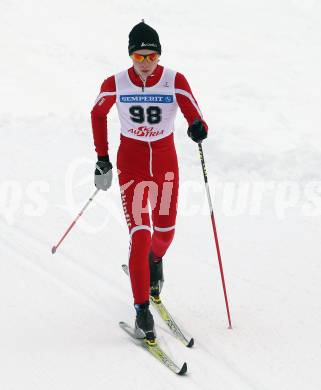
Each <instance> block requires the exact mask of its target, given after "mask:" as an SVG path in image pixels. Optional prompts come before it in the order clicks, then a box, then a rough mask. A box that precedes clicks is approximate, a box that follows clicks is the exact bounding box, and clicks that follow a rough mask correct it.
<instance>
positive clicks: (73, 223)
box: [51, 188, 99, 254]
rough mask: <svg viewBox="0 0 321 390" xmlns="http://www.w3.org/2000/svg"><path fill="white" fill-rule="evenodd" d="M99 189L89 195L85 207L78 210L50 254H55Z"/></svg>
mask: <svg viewBox="0 0 321 390" xmlns="http://www.w3.org/2000/svg"><path fill="white" fill-rule="evenodd" d="M98 191H99V189H98V188H97V189H96V190H95V192H94V193H93V194H92V195H91V197H90V198H89V200H88V201H87V203H86V204H85V206H84V207H83V208H82V209H81V210H80V212H79V214H78V215H77V217H76V218H75V219H74V220H73V221H72V223H71V225H70V226H69V228H68V229H67V230H66V231H65V233H64V234H63V236H62V237H61V239H60V240H59V241H58V243H57V244H56V245H54V246H53V247H52V249H51V253H52V254H55V253H56V250H57V249H58V247H59V245H60V244H61V243H62V242H63V240H64V239H65V237H66V236H67V234H68V233H69V232H70V230H71V229H72V228H73V227H74V226H75V224H76V222H77V221H78V219H79V218H80V217H81V216H82V215H83V213H84V211H85V210H86V208H87V207H88V206H89V204H90V202H91V201H92V200H93V199H94V197H95V196H96V195H97V193H98Z"/></svg>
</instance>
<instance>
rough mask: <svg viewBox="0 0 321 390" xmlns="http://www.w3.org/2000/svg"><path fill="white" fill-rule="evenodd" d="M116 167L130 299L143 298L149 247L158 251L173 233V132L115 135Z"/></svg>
mask: <svg viewBox="0 0 321 390" xmlns="http://www.w3.org/2000/svg"><path fill="white" fill-rule="evenodd" d="M117 168H118V179H119V185H120V190H121V199H122V204H123V209H124V213H125V218H126V222H127V225H128V229H129V234H130V245H129V272H130V279H131V285H132V291H133V296H134V303H135V304H136V303H144V302H146V301H148V300H149V289H150V274H149V260H148V257H149V252H150V251H153V253H154V254H155V256H157V257H158V256H159V257H162V256H164V255H165V253H166V251H167V249H168V247H169V246H170V244H171V242H172V240H173V238H174V232H175V221H176V210H177V197H178V185H179V172H178V164H177V155H176V150H175V145H174V139H173V134H171V135H170V136H168V137H166V138H163V139H161V140H159V141H153V142H145V141H138V140H134V139H131V138H127V137H124V136H121V143H120V146H119V149H118V154H117ZM150 217H151V218H150ZM150 219H151V220H152V228H151V221H150Z"/></svg>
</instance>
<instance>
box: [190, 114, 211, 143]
mask: <svg viewBox="0 0 321 390" xmlns="http://www.w3.org/2000/svg"><path fill="white" fill-rule="evenodd" d="M187 135H188V136H189V137H190V138H192V140H193V141H194V142H197V143H199V142H202V141H203V139H205V138H206V137H207V125H206V123H205V122H204V121H202V120H200V119H195V120H194V122H193V124H191V125H190V126H189V128H188V130H187Z"/></svg>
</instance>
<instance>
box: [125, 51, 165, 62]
mask: <svg viewBox="0 0 321 390" xmlns="http://www.w3.org/2000/svg"><path fill="white" fill-rule="evenodd" d="M130 57H131V58H132V59H133V60H134V61H136V62H143V61H144V59H145V58H146V60H147V62H153V61H156V60H157V59H158V57H159V54H158V53H151V54H138V53H133V54H132V55H131V56H130Z"/></svg>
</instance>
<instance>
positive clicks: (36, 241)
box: [0, 0, 321, 390]
mask: <svg viewBox="0 0 321 390" xmlns="http://www.w3.org/2000/svg"><path fill="white" fill-rule="evenodd" d="M143 17H144V18H145V19H146V21H147V22H148V23H150V24H151V25H152V26H154V27H155V28H157V30H158V31H159V34H160V38H161V42H162V45H163V55H162V58H161V63H162V64H163V65H165V66H168V67H170V68H172V69H176V70H179V71H180V72H182V73H184V74H185V75H186V77H187V78H188V80H189V81H190V84H191V86H192V89H193V91H194V93H195V95H196V97H197V99H198V101H199V103H200V105H201V108H202V111H203V114H204V117H205V118H206V120H207V122H208V123H209V125H210V133H209V138H208V140H206V142H204V153H205V158H206V162H207V170H208V173H209V182H210V188H211V191H212V197H213V201H214V208H215V215H216V219H217V225H218V229H219V237H220V244H221V250H222V257H223V264H224V267H225V274H226V275H225V276H226V281H227V286H228V293H229V299H230V306H231V314H232V322H233V330H228V329H227V320H226V313H225V307H224V301H223V294H222V288H221V284H220V276H219V271H218V265H217V258H216V254H215V248H214V243H213V237H212V231H211V224H210V219H209V215H208V205H207V200H206V196H205V189H204V183H203V179H202V174H201V168H200V162H199V157H198V152H197V147H196V146H195V144H193V143H192V142H191V141H190V140H189V139H188V138H187V136H186V123H185V121H184V118H183V117H182V115H181V114H179V116H178V118H177V122H176V123H177V128H176V145H177V150H178V154H179V159H180V170H181V192H180V205H179V216H178V221H177V233H176V237H175V240H174V242H173V245H172V246H171V248H170V249H169V251H168V253H167V255H166V264H165V267H166V268H165V277H166V284H165V287H164V292H163V299H164V302H165V303H166V304H167V306H168V308H169V309H170V311H172V312H173V314H174V317H175V318H176V319H177V322H178V323H180V324H181V325H182V327H183V329H185V330H186V332H188V333H189V334H190V335H193V337H194V338H195V347H194V348H193V349H191V350H189V349H185V348H184V347H183V346H181V345H180V344H179V342H178V341H177V340H175V339H174V338H173V337H172V336H171V335H170V334H169V333H168V331H167V329H166V328H165V327H164V325H163V324H162V323H161V321H160V320H159V319H158V317H157V315H156V314H155V319H156V321H157V328H158V335H159V341H160V343H161V344H162V345H163V346H164V347H166V348H167V350H168V352H169V354H170V355H171V356H173V357H175V359H176V360H177V361H178V362H179V363H182V362H184V361H187V362H188V369H189V374H188V376H187V377H176V376H175V375H173V374H171V373H170V372H168V371H167V370H166V369H165V368H163V367H161V366H160V364H159V363H158V362H157V361H156V360H155V359H153V358H150V357H149V356H148V355H147V353H146V352H145V351H144V350H140V349H139V348H137V347H136V346H135V345H134V344H133V342H132V341H131V340H130V339H129V338H128V337H127V336H126V334H124V332H123V331H122V330H121V329H120V328H119V327H118V321H120V320H124V321H128V322H133V318H134V310H133V307H132V298H131V290H130V285H129V281H128V278H127V277H126V276H125V275H124V274H123V273H122V270H121V267H120V265H121V264H122V263H124V262H126V261H127V254H128V236H127V228H126V225H125V221H124V217H123V214H122V209H121V202H120V197H119V190H118V186H117V181H116V180H115V181H114V185H113V188H112V189H111V190H110V191H108V192H107V193H99V194H98V196H97V198H96V200H95V202H94V203H95V204H94V205H93V206H92V207H91V208H90V209H89V210H88V212H87V213H86V215H85V216H84V217H83V220H82V221H80V223H79V225H77V227H76V228H75V229H74V230H73V231H72V233H71V234H70V236H69V237H68V239H66V241H65V242H64V243H63V245H62V246H61V248H60V249H59V251H58V252H57V253H56V254H55V256H52V254H51V253H50V249H51V247H52V245H53V244H54V243H56V242H57V240H58V238H59V236H60V235H61V234H62V233H63V232H64V230H65V229H66V227H67V226H68V224H69V223H70V222H71V220H72V219H73V218H74V216H75V215H76V214H77V212H78V211H79V210H80V208H81V207H82V205H83V204H84V202H86V200H87V199H88V197H89V196H90V194H91V193H92V192H93V191H94V187H93V184H92V181H93V177H92V176H93V165H94V163H95V154H94V150H93V143H92V138H91V125H90V116H89V112H90V110H91V106H92V104H93V101H94V99H95V97H96V96H97V94H98V91H99V87H100V84H101V82H102V81H103V80H104V79H105V78H106V77H107V76H108V75H111V74H113V73H115V72H118V71H120V70H122V69H125V68H126V67H129V66H130V61H129V59H128V56H127V39H128V32H129V30H130V28H131V27H132V26H133V25H134V24H136V23H137V22H139V20H140V19H141V18H143ZM320 18H321V4H320V2H319V1H317V0H283V1H277V0H269V1H263V0H255V1H254V0H243V1H237V0H226V1H217V0H212V1H200V2H197V3H195V2H192V1H189V0H185V1H175V2H172V1H169V0H163V1H161V2H160V1H156V0H150V1H148V2H140V1H126V2H119V1H115V0H109V1H102V0H93V1H91V2H89V1H75V0H69V1H61V0H56V1H54V2H52V1H48V0H42V1H40V0H33V1H32V2H20V1H16V0H10V1H9V0H2V1H1V2H0V26H1V27H0V29H1V30H0V32H1V34H0V43H1V62H0V91H1V101H0V102H1V108H0V110H1V114H0V132H1V143H0V155H1V169H0V180H1V183H0V185H1V186H0V213H1V218H0V232H1V241H0V297H1V298H0V389H1V390H9V389H10V390H21V389H24V390H35V389H42V390H43V389H46V390H53V389H54V390H58V389H59V390H63V389H68V390H70V389H77V390H83V389H84V390H85V389H86V390H88V389H94V390H100V389H121V390H123V389H124V390H125V389H131V390H133V389H144V388H150V389H156V390H157V389H172V388H174V387H175V388H177V389H184V390H185V389H216V390H221V389H224V390H225V389H229V390H233V389H237V390H243V389H244V390H247V389H251V390H254V389H256V390H276V389H279V390H287V389H289V390H290V389H291V390H296V389H300V390H301V389H309V390H312V389H320V388H321V375H320V372H319V371H318V370H319V369H320V363H321V361H320V360H321V340H320V320H321V302H320V296H321V287H320V276H321V275H320V274H321V273H320V269H321V266H320V245H319V243H320V236H321V197H320V193H321V184H320V179H319V176H320V164H321V142H320V141H321V136H320V125H321V110H320V102H321V77H320V69H321V27H320V20H321V19H320ZM109 127H110V133H109V134H110V148H111V157H112V161H115V156H116V152H117V147H118V142H119V130H118V129H119V125H118V120H117V114H116V110H115V109H113V111H112V113H111V115H110V119H109ZM264 187H265V190H264V192H262V188H263V189H264Z"/></svg>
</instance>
